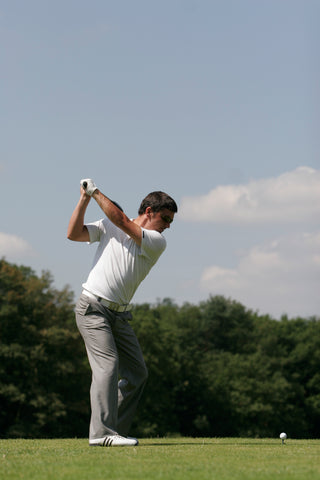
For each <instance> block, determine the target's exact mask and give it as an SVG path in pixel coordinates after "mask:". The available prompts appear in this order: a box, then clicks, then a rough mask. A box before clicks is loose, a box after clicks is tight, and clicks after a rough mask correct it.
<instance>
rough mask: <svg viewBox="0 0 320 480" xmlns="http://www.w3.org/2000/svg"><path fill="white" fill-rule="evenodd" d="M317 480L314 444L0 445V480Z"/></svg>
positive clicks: (319, 446)
mask: <svg viewBox="0 0 320 480" xmlns="http://www.w3.org/2000/svg"><path fill="white" fill-rule="evenodd" d="M278 478H279V479H280V478H281V480H289V479H290V480H305V479H308V480H314V479H317V480H320V440H293V439H288V440H287V441H286V443H285V444H284V445H282V443H281V440H280V439H240V438H157V439H142V440H140V445H139V446H138V447H118V448H103V447H89V446H88V441H87V440H86V439H59V440H23V439H21V440H20V439H17V440H0V479H1V480H3V479H5V480H19V479H23V480H29V479H30V480H31V479H32V480H108V479H110V480H134V479H139V480H158V479H161V480H171V479H172V480H207V479H208V480H209V479H210V480H227V479H228V480H229V479H230V480H250V479H252V480H275V479H278Z"/></svg>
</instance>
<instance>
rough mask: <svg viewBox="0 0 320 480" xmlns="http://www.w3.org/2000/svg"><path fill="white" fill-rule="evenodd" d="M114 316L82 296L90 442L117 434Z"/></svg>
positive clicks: (80, 315) (79, 312) (79, 322)
mask: <svg viewBox="0 0 320 480" xmlns="http://www.w3.org/2000/svg"><path fill="white" fill-rule="evenodd" d="M112 317H113V314H112V313H111V312H108V311H106V309H105V308H104V307H103V306H102V305H100V304H99V303H98V302H95V301H91V300H89V299H88V298H87V297H83V296H81V297H80V299H79V301H78V304H77V307H76V321H77V326H78V329H79V331H80V333H81V335H82V337H83V340H84V342H85V346H86V350H87V354H88V359H89V363H90V366H91V370H92V384H91V389H90V400H91V421H90V432H89V439H90V440H93V439H97V438H102V437H104V436H106V435H114V434H115V433H117V432H116V429H117V418H118V364H119V361H118V353H117V349H116V345H115V342H114V338H113V334H112V329H111V324H112V321H113V319H112Z"/></svg>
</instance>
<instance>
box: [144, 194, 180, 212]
mask: <svg viewBox="0 0 320 480" xmlns="http://www.w3.org/2000/svg"><path fill="white" fill-rule="evenodd" d="M147 207H151V208H152V211H153V212H160V210H163V209H165V208H166V209H167V210H170V211H171V212H174V213H176V212H177V211H178V207H177V204H176V202H175V201H174V200H173V198H171V197H170V196H169V195H167V194H166V193H164V192H159V191H157V192H151V193H149V195H147V196H146V198H144V199H143V200H142V202H141V205H140V208H139V211H138V213H139V215H142V214H143V213H144V212H145V211H146V208H147Z"/></svg>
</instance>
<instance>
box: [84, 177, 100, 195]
mask: <svg viewBox="0 0 320 480" xmlns="http://www.w3.org/2000/svg"><path fill="white" fill-rule="evenodd" d="M80 185H81V187H82V188H83V189H84V190H85V192H86V194H87V195H90V197H91V196H92V194H93V193H94V192H95V191H96V190H98V188H97V186H96V184H95V183H94V181H93V180H92V179H91V178H83V179H82V180H80Z"/></svg>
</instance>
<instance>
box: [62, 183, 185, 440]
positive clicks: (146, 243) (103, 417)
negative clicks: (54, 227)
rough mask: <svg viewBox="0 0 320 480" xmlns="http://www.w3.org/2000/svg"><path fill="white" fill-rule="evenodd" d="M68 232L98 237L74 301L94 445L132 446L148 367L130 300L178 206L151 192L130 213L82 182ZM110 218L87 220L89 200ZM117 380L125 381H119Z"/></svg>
mask: <svg viewBox="0 0 320 480" xmlns="http://www.w3.org/2000/svg"><path fill="white" fill-rule="evenodd" d="M80 184H81V188H80V199H79V202H78V204H77V206H76V208H75V210H74V212H73V213H72V216H71V218H70V222H69V227H68V234H67V236H68V238H69V239H70V240H74V241H78V242H89V243H94V242H98V247H97V250H96V254H95V257H94V261H93V266H92V269H91V271H90V273H89V276H88V278H87V281H86V282H85V283H84V284H83V291H82V294H81V295H80V298H79V300H78V302H77V305H76V310H75V312H76V321H77V326H78V329H79V331H80V333H81V335H82V337H83V340H84V343H85V346H86V350H87V354H88V359H89V363H90V366H91V370H92V383H91V389H90V401H91V420H90V431H89V445H101V446H134V445H137V444H138V440H137V439H133V438H130V437H127V434H128V432H129V428H130V425H131V422H132V419H133V416H134V413H135V410H136V407H137V404H138V401H139V399H140V397H141V394H142V391H143V388H144V385H145V383H146V380H147V375H148V371H147V368H146V365H145V362H144V359H143V355H142V351H141V348H140V345H139V342H138V340H137V338H136V336H135V333H134V331H133V329H132V327H131V326H130V324H129V323H128V321H129V320H131V318H132V314H131V312H130V305H129V304H130V301H131V299H132V297H133V295H134V293H135V291H136V289H137V287H138V286H139V284H140V283H141V282H142V280H143V279H144V278H145V277H146V275H147V274H148V273H149V271H150V269H151V267H152V266H153V265H154V264H155V263H156V261H157V260H158V258H159V257H160V255H161V254H162V252H163V251H164V249H165V247H166V240H165V238H164V237H163V235H162V233H163V231H164V230H165V229H166V228H169V227H170V224H171V222H172V221H173V218H174V214H175V213H176V212H177V210H178V208H177V205H176V202H175V201H174V200H173V199H172V198H171V197H170V196H169V195H167V194H166V193H163V192H152V193H150V194H149V195H148V196H147V197H146V198H145V199H144V200H143V201H142V203H141V205H140V208H139V211H138V216H137V218H135V219H134V220H131V219H129V218H128V217H127V216H126V215H125V214H124V213H123V211H122V209H121V207H119V205H117V204H116V203H115V202H113V201H111V200H110V199H109V198H108V197H106V196H105V195H103V194H102V193H101V192H100V190H98V188H97V187H96V185H95V183H94V182H93V180H91V179H84V180H81V182H80ZM91 197H92V198H94V200H95V201H96V202H97V204H98V205H99V206H100V208H101V209H102V211H103V212H104V213H105V215H106V218H104V219H102V220H100V221H97V222H94V223H89V224H87V225H85V224H84V216H85V212H86V209H87V207H88V204H89V202H90V199H91ZM119 378H120V381H119Z"/></svg>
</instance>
